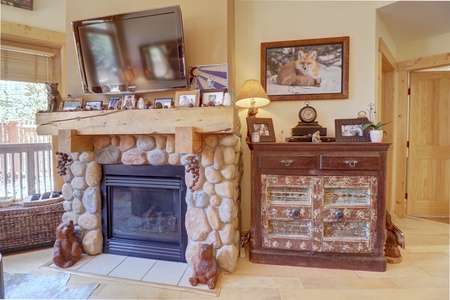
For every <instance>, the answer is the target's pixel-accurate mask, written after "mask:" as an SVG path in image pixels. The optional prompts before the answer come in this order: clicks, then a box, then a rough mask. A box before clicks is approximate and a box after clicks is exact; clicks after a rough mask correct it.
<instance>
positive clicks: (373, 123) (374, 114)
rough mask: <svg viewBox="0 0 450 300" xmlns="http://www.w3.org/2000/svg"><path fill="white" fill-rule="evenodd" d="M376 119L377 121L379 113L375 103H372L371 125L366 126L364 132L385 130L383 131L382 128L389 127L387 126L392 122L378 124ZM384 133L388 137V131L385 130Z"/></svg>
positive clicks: (370, 105) (370, 107) (370, 112)
mask: <svg viewBox="0 0 450 300" xmlns="http://www.w3.org/2000/svg"><path fill="white" fill-rule="evenodd" d="M376 119H377V111H376V109H375V104H374V103H370V104H369V121H370V123H367V124H364V125H363V127H362V130H366V129H369V130H383V129H381V127H383V126H384V125H387V124H389V123H390V122H385V123H383V122H378V123H377V122H376ZM383 133H384V134H385V135H387V132H386V130H383Z"/></svg>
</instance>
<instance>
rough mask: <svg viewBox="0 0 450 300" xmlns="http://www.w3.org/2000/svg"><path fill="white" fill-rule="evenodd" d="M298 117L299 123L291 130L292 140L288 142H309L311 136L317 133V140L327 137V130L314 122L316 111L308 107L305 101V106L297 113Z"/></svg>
mask: <svg viewBox="0 0 450 300" xmlns="http://www.w3.org/2000/svg"><path fill="white" fill-rule="evenodd" d="M298 117H299V119H300V122H298V124H297V126H295V127H294V128H292V129H291V134H292V137H293V139H290V140H289V141H290V142H294V141H297V142H311V141H312V140H313V138H312V136H313V135H314V134H316V133H317V132H319V138H320V136H324V137H325V136H326V135H327V128H326V127H322V126H321V125H320V124H319V123H318V122H317V121H316V118H317V111H316V109H315V108H314V107H312V106H310V105H309V102H308V101H305V106H303V107H302V108H301V109H300V111H299V112H298ZM316 140H317V138H316ZM324 141H328V139H324Z"/></svg>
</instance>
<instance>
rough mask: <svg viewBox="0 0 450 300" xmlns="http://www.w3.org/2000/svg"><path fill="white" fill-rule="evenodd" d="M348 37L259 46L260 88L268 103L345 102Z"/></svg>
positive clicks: (347, 72)
mask: <svg viewBox="0 0 450 300" xmlns="http://www.w3.org/2000/svg"><path fill="white" fill-rule="evenodd" d="M349 43H350V38H349V37H348V36H345V37H334V38H322V39H309V40H295V41H284V42H267V43H261V85H262V86H263V88H264V89H265V90H266V93H267V95H268V96H269V98H270V100H271V101H276V100H329V99H348V78H349V70H348V69H349Z"/></svg>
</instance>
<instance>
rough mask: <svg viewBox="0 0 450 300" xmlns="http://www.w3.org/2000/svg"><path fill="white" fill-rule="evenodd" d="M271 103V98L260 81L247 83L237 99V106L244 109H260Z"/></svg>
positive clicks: (251, 80) (253, 80) (248, 81)
mask: <svg viewBox="0 0 450 300" xmlns="http://www.w3.org/2000/svg"><path fill="white" fill-rule="evenodd" d="M269 103H270V100H269V97H268V96H267V94H266V92H265V91H264V89H263V87H262V86H261V84H260V83H259V81H258V80H255V79H249V80H247V81H245V82H244V85H243V86H242V88H241V90H240V91H239V93H238V95H237V97H236V106H239V107H244V108H258V107H262V106H266V105H267V104H269Z"/></svg>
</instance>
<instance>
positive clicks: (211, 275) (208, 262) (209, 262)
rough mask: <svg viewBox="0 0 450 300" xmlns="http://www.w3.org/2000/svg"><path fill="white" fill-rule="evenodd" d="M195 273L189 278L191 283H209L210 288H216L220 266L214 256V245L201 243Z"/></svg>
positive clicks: (194, 284)
mask: <svg viewBox="0 0 450 300" xmlns="http://www.w3.org/2000/svg"><path fill="white" fill-rule="evenodd" d="M192 267H193V269H194V274H193V275H192V277H190V278H189V282H190V283H191V285H193V286H196V285H197V284H198V283H203V284H207V285H208V288H209V289H211V290H212V289H214V288H215V286H216V283H217V279H218V277H219V266H218V264H217V260H216V258H215V257H214V249H213V245H209V244H199V248H198V256H197V258H196V259H195V261H194V264H193V266H192Z"/></svg>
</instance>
